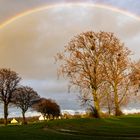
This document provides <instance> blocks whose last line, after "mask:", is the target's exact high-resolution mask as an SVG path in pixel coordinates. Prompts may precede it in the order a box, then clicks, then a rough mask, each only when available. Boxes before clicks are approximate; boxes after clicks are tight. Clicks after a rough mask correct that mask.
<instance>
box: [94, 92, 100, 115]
mask: <svg viewBox="0 0 140 140" xmlns="http://www.w3.org/2000/svg"><path fill="white" fill-rule="evenodd" d="M93 101H94V103H93V104H94V112H93V113H94V117H95V118H100V117H101V116H100V106H99V99H98V96H97V91H96V90H93Z"/></svg>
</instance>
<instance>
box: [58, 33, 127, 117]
mask: <svg viewBox="0 0 140 140" xmlns="http://www.w3.org/2000/svg"><path fill="white" fill-rule="evenodd" d="M121 51H122V52H121ZM128 56H129V50H128V49H126V48H124V47H123V44H122V43H121V42H120V41H119V39H117V38H116V37H115V36H114V34H113V33H108V32H99V33H95V32H92V31H90V32H85V33H81V34H80V35H78V36H75V37H74V38H73V39H72V40H71V41H70V42H69V43H68V44H67V45H66V46H65V49H64V51H63V52H61V53H58V54H57V57H56V60H59V62H60V61H61V62H62V63H61V65H60V69H59V75H63V76H64V77H66V78H68V79H69V82H70V84H71V85H72V86H76V87H79V88H80V93H81V98H82V101H83V100H84V101H85V102H87V101H88V102H89V101H90V102H93V103H92V106H93V107H94V112H95V113H96V114H95V117H97V118H99V117H100V108H101V107H100V102H101V96H105V94H104V93H101V91H102V88H103V87H104V85H108V86H109V87H108V88H110V89H111V90H112V89H114V97H115V98H114V102H115V103H114V104H115V105H114V106H115V110H116V112H119V110H120V108H119V104H120V102H121V103H122V101H123V100H124V97H126V92H125V93H122V97H121V98H120V100H119V101H118V96H119V95H118V93H120V92H118V88H119V87H120V84H124V86H123V88H124V89H123V88H121V90H122V92H124V91H125V90H127V87H128V84H127V86H125V82H127V81H126V80H127V74H126V71H127V68H128V64H127V63H128ZM121 59H122V60H121ZM117 67H118V68H117ZM119 72H121V74H120V73H119ZM113 74H114V75H113ZM116 76H117V77H116ZM121 78H122V79H121ZM118 80H121V82H119V81H118ZM116 81H117V83H116ZM108 83H109V84H108ZM127 91H128V90H127ZM108 97H109V96H108ZM117 114H118V113H116V115H117Z"/></svg>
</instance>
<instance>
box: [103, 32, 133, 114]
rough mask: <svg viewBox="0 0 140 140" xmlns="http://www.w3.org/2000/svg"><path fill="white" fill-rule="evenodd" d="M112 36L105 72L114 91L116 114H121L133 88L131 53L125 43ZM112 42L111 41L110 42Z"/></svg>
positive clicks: (107, 49) (105, 59) (106, 54)
mask: <svg viewBox="0 0 140 140" xmlns="http://www.w3.org/2000/svg"><path fill="white" fill-rule="evenodd" d="M108 37H109V38H110V40H108V41H109V43H108V46H106V53H105V55H104V63H103V65H104V72H105V75H106V81H107V82H108V83H109V84H110V86H111V89H112V90H113V93H114V96H113V98H114V106H115V115H116V116H118V115H121V114H122V112H121V109H120V107H121V105H123V104H124V103H127V100H128V97H129V92H130V89H131V81H130V72H131V71H130V63H131V61H130V58H129V56H130V53H131V51H130V50H129V49H128V48H126V47H124V44H123V43H121V42H120V40H119V39H118V38H116V37H114V36H113V35H108ZM110 42H111V43H110Z"/></svg>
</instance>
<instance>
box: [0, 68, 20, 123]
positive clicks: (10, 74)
mask: <svg viewBox="0 0 140 140" xmlns="http://www.w3.org/2000/svg"><path fill="white" fill-rule="evenodd" d="M20 80H21V78H20V77H19V76H18V74H17V73H16V72H14V71H12V70H10V69H6V68H4V69H0V101H1V102H3V104H4V124H5V125H7V117H8V105H9V103H10V102H11V98H12V94H13V92H15V90H16V89H17V87H18V84H19V82H20Z"/></svg>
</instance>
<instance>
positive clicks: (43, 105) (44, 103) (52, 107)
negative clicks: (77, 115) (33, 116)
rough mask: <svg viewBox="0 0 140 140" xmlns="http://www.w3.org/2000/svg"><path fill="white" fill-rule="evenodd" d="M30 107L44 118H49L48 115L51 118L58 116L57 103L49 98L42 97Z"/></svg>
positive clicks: (58, 108)
mask: <svg viewBox="0 0 140 140" xmlns="http://www.w3.org/2000/svg"><path fill="white" fill-rule="evenodd" d="M32 108H33V109H34V110H36V111H37V112H40V113H41V114H42V115H43V117H44V118H46V117H48V118H50V116H52V117H53V118H54V117H58V116H60V107H59V105H58V104H57V103H56V102H55V101H53V100H51V99H45V98H42V99H40V100H39V101H38V102H36V103H34V104H33V106H32Z"/></svg>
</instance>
